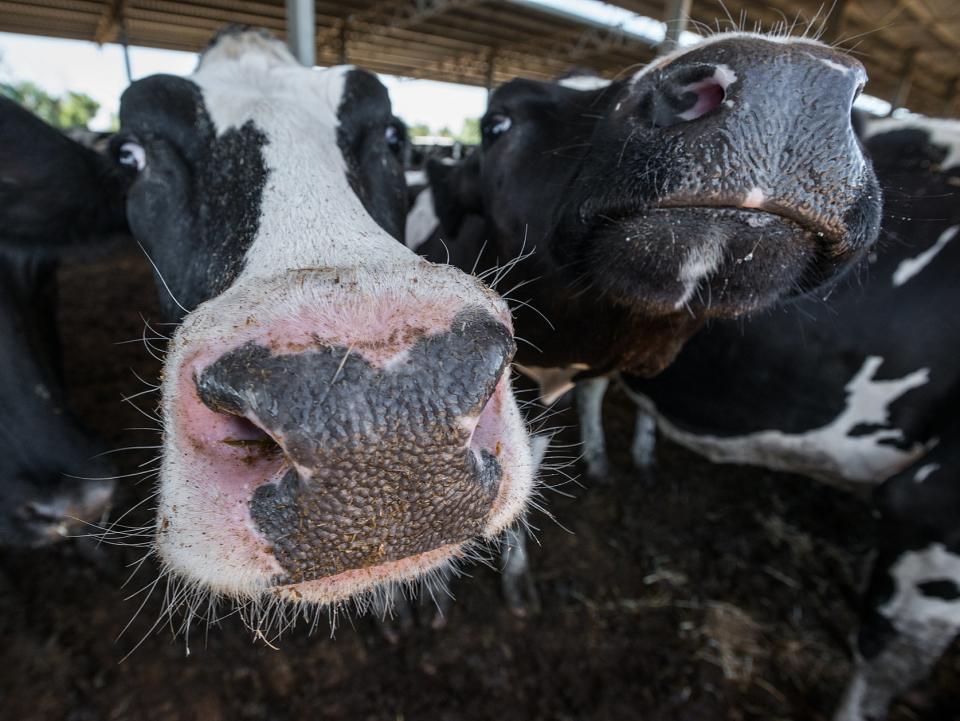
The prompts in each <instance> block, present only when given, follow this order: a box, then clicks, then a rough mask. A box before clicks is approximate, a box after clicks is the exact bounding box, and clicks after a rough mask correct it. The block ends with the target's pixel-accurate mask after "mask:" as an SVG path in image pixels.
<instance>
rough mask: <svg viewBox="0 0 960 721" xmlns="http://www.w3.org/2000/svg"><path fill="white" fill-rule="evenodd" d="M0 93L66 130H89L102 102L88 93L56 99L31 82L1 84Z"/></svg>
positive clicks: (72, 94) (69, 93) (66, 95)
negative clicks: (89, 125) (80, 128)
mask: <svg viewBox="0 0 960 721" xmlns="http://www.w3.org/2000/svg"><path fill="white" fill-rule="evenodd" d="M0 94H2V95H4V96H6V97H8V98H10V99H11V100H13V101H15V102H17V103H20V104H21V105H22V106H23V107H25V108H26V109H27V110H30V111H31V112H33V113H34V114H36V115H37V116H39V117H41V118H43V119H44V120H46V121H47V122H48V123H50V124H51V125H53V126H56V127H58V128H62V129H64V130H67V129H69V128H77V127H86V126H87V124H88V123H89V122H90V121H91V120H92V119H93V116H94V115H96V114H97V111H98V110H100V103H98V102H97V101H96V100H94V99H93V98H91V97H90V96H89V95H87V94H85V93H74V92H68V93H66V94H65V95H63V96H62V97H56V96H54V95H51V94H50V93H48V92H47V91H46V90H44V89H43V88H41V87H40V86H39V85H37V84H36V83H32V82H30V81H29V80H26V81H21V82H17V83H0Z"/></svg>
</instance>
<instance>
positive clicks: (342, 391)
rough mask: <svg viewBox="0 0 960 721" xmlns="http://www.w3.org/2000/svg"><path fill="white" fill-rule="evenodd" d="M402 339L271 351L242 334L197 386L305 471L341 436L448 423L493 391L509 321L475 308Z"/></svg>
mask: <svg viewBox="0 0 960 721" xmlns="http://www.w3.org/2000/svg"><path fill="white" fill-rule="evenodd" d="M413 333H416V331H413ZM407 340H408V341H409V345H408V346H407V347H406V348H402V349H400V350H394V352H393V354H392V355H390V356H387V357H384V356H382V355H379V354H377V353H376V351H377V350H378V349H377V347H376V346H377V345H378V344H377V343H371V344H369V345H366V346H365V347H363V346H361V347H357V346H336V345H323V344H320V345H317V346H316V347H313V348H308V349H304V350H302V351H299V352H293V353H284V354H275V352H274V351H273V350H272V349H271V348H269V347H266V346H264V345H260V344H258V343H257V342H255V341H250V342H248V343H246V344H244V345H242V346H240V347H239V348H236V349H234V350H231V351H230V352H228V353H226V354H225V355H223V356H221V357H220V358H219V359H217V360H216V361H215V362H214V363H212V364H211V365H210V366H208V367H207V368H206V369H205V370H204V371H203V372H202V374H201V375H200V376H199V377H198V378H197V379H196V386H197V392H198V394H199V397H200V399H201V400H202V401H203V403H204V404H205V405H206V406H207V407H208V408H210V409H211V410H214V411H218V412H221V413H229V414H233V415H236V416H242V417H244V418H247V419H250V420H251V421H252V422H253V423H255V424H256V425H257V426H258V427H259V428H260V429H262V431H263V432H265V433H267V434H269V435H270V437H271V438H272V439H273V440H274V441H275V442H276V443H277V444H278V445H279V446H280V447H281V449H282V450H283V452H284V453H285V454H286V455H287V457H288V459H289V461H290V462H291V464H292V465H294V466H295V467H296V468H298V469H300V470H301V471H303V472H304V474H305V475H311V474H312V471H314V470H316V469H319V468H320V467H322V466H324V465H325V464H326V463H328V462H329V457H330V456H331V454H332V453H334V454H335V453H339V452H341V451H342V444H347V445H357V444H360V445H365V444H370V445H376V444H377V443H378V442H379V441H380V440H382V439H384V438H387V437H389V436H390V435H391V434H394V433H398V432H399V433H406V432H410V433H415V432H416V430H417V428H422V427H423V425H422V424H428V425H430V426H435V427H443V428H446V429H448V430H450V431H451V432H452V430H453V429H455V428H458V427H459V426H460V425H462V424H463V422H464V421H463V419H465V418H470V417H473V416H475V415H477V414H478V413H479V412H480V411H481V409H482V408H483V406H484V405H485V404H486V402H487V401H488V400H489V399H490V397H491V396H492V395H493V391H494V388H495V387H496V384H497V381H498V380H499V379H500V377H501V376H502V374H503V371H504V368H505V367H506V365H507V364H508V363H509V361H510V358H511V357H512V355H513V348H514V346H513V341H512V339H511V337H510V333H509V330H508V329H507V328H506V327H505V326H504V325H503V323H501V322H500V321H499V320H497V319H495V318H493V317H492V316H491V315H490V314H488V313H486V312H485V311H482V310H476V311H466V312H464V313H461V314H460V315H458V316H457V317H455V318H454V320H453V322H452V323H451V326H450V328H449V329H448V330H447V331H446V332H442V333H437V334H432V335H426V336H421V337H419V338H415V337H414V338H408V339H407ZM388 342H389V341H388V340H387V339H384V343H383V344H384V345H386V344H387V343H388Z"/></svg>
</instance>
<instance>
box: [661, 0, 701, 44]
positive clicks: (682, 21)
mask: <svg viewBox="0 0 960 721" xmlns="http://www.w3.org/2000/svg"><path fill="white" fill-rule="evenodd" d="M692 4H693V3H692V0H667V4H666V7H665V8H664V17H663V21H664V22H665V23H666V24H667V35H666V37H664V39H663V42H662V43H660V47H659V54H660V55H666V54H667V53H672V52H673V51H674V50H676V49H677V48H678V47H679V46H680V35H681V34H683V31H684V30H686V29H687V21H688V20H689V19H690V5H692Z"/></svg>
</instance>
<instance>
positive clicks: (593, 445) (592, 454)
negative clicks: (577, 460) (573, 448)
mask: <svg viewBox="0 0 960 721" xmlns="http://www.w3.org/2000/svg"><path fill="white" fill-rule="evenodd" d="M609 384H610V381H609V379H607V378H588V379H587V380H584V381H580V382H579V383H577V388H576V394H577V418H578V420H579V421H580V442H581V448H582V449H583V461H584V463H586V464H587V476H588V477H589V478H591V479H593V480H595V481H605V480H607V479H608V478H609V475H610V462H609V460H608V459H607V443H606V439H605V438H604V433H603V397H604V395H606V392H607V386H608V385H609Z"/></svg>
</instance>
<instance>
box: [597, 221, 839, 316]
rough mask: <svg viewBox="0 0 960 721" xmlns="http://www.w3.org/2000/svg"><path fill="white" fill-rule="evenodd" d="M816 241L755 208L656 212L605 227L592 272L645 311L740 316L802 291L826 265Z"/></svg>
mask: <svg viewBox="0 0 960 721" xmlns="http://www.w3.org/2000/svg"><path fill="white" fill-rule="evenodd" d="M817 240H818V234H817V233H816V232H815V231H814V230H812V229H808V228H806V227H804V226H803V225H800V224H799V223H797V222H796V221H794V220H792V219H788V218H785V217H782V216H780V215H776V214H773V213H769V212H765V211H761V210H756V209H748V208H724V207H669V208H656V209H652V210H649V211H647V212H645V213H643V214H642V215H638V216H633V217H629V218H624V219H620V220H616V221H612V222H607V223H605V225H604V226H603V227H602V229H601V230H600V231H599V232H598V233H597V234H595V236H594V239H593V240H592V241H591V242H590V243H589V245H588V247H589V248H590V249H591V251H590V255H589V257H588V260H587V265H588V269H587V272H588V273H589V274H590V275H592V276H593V277H595V278H597V279H601V278H602V279H603V287H604V292H605V296H606V298H607V299H608V300H609V301H611V302H613V303H614V304H617V305H620V306H624V307H626V308H629V309H631V310H634V311H636V312H638V313H641V314H645V315H652V316H655V317H659V316H670V315H673V314H675V313H677V312H684V313H689V314H694V315H696V316H697V317H701V318H710V317H735V316H739V315H742V314H745V313H749V312H751V311H754V310H757V309H760V308H764V307H766V306H769V305H770V304H772V303H773V302H775V301H776V300H778V299H779V298H781V297H783V296H785V295H789V294H792V293H794V292H796V290H797V289H798V288H801V287H802V286H803V285H804V284H805V283H806V282H807V280H808V279H809V277H810V276H811V274H812V273H814V272H815V270H814V269H815V268H816V266H817V264H818V262H819V260H820V258H819V252H818V243H817ZM598 285H599V283H598Z"/></svg>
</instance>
